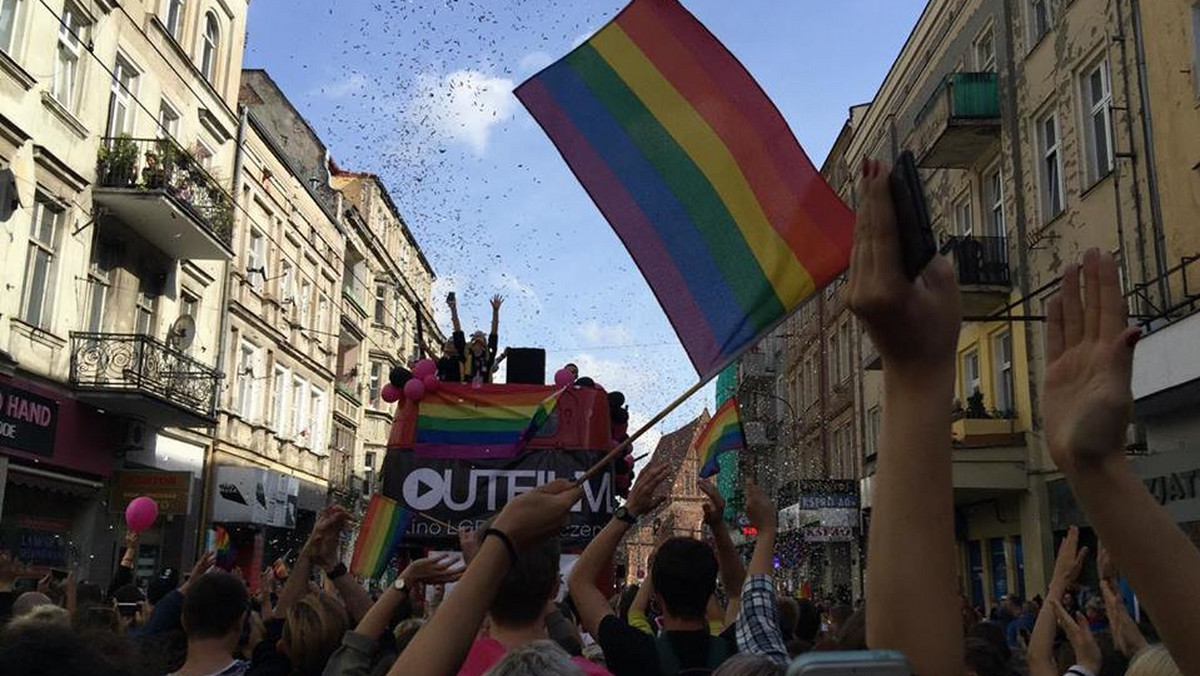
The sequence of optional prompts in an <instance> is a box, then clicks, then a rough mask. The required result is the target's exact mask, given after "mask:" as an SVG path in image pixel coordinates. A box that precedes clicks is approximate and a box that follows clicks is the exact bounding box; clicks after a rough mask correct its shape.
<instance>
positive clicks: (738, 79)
mask: <svg viewBox="0 0 1200 676" xmlns="http://www.w3.org/2000/svg"><path fill="white" fill-rule="evenodd" d="M516 95H517V98H518V99H520V101H521V103H523V104H524V105H525V107H526V108H527V109H528V110H529V112H530V114H532V115H533V117H534V118H535V119H536V120H537V121H538V123H539V124H540V125H541V126H542V128H543V129H544V130H545V132H546V134H547V135H548V136H549V137H550V139H551V140H552V141H553V142H554V145H555V146H557V148H558V150H559V152H560V153H561V154H562V156H563V158H564V159H565V160H566V162H567V164H568V165H569V166H570V168H571V170H572V171H573V172H574V173H575V176H576V177H577V178H578V179H579V182H580V183H582V184H583V187H584V188H585V189H586V190H587V192H588V194H589V195H590V196H591V198H592V200H593V201H594V202H595V203H596V206H597V207H599V209H600V211H601V212H602V213H603V214H604V216H605V218H606V219H608V222H609V224H610V225H611V226H612V228H613V230H615V231H616V233H617V235H618V236H619V237H620V238H621V241H622V242H623V243H624V244H625V247H626V249H628V250H629V253H630V254H631V255H632V256H633V258H634V261H635V262H636V263H637V265H638V267H639V268H640V269H641V271H642V274H643V276H645V278H646V280H647V281H648V282H649V284H650V286H651V288H652V289H653V291H654V293H655V295H656V296H657V297H658V302H659V304H660V305H661V306H662V308H663V310H664V311H665V312H666V314H667V317H668V318H669V319H670V321H671V324H672V325H673V326H674V328H675V332H676V334H678V336H679V338H680V340H681V341H682V343H683V346H684V348H685V349H686V350H687V353H688V357H689V358H690V359H691V361H692V365H693V366H694V367H695V368H696V371H697V372H698V373H699V374H700V375H701V377H702V378H704V379H708V378H710V377H712V376H713V375H715V374H716V373H717V372H718V371H720V369H721V368H722V367H724V366H725V365H726V364H728V363H730V362H731V361H732V360H733V359H735V358H736V357H737V356H738V355H739V354H741V353H742V352H743V351H745V349H746V348H747V347H749V346H750V345H752V344H754V343H755V342H756V341H757V339H758V338H759V337H761V336H762V335H763V334H765V333H767V332H768V331H770V330H771V329H772V328H773V327H774V326H775V325H777V324H778V323H779V322H780V321H782V320H783V319H784V318H785V317H787V316H788V315H789V314H790V313H791V312H792V311H793V310H795V309H796V308H797V307H798V306H799V305H800V303H802V302H803V301H804V299H805V298H807V297H808V296H810V295H811V294H812V293H813V292H814V291H815V290H816V289H817V288H819V287H821V286H824V285H825V284H826V283H827V282H829V281H831V280H832V279H833V278H834V277H836V276H837V275H839V274H841V273H842V272H843V271H845V270H846V268H847V267H848V265H849V260H850V245H851V237H852V232H853V224H854V216H853V214H852V212H851V211H850V210H849V209H848V208H847V207H846V205H845V204H844V203H843V202H842V201H841V199H839V198H838V196H837V194H836V193H835V192H834V191H833V190H832V189H831V188H830V187H829V185H828V184H827V183H826V182H825V180H824V179H823V178H822V176H821V174H820V173H819V172H818V171H817V169H816V168H815V167H814V166H813V164H812V162H811V161H810V160H809V159H808V156H807V155H805V153H804V150H803V149H802V148H801V147H800V144H799V143H798V142H797V141H796V138H795V136H794V135H793V134H792V133H791V130H790V129H789V128H788V125H787V122H786V121H785V120H784V118H783V116H782V115H781V114H780V113H779V111H778V109H776V108H775V106H774V104H772V102H771V100H770V99H769V98H768V97H767V95H766V94H765V93H764V92H763V90H762V89H761V88H760V87H759V85H758V83H757V82H755V81H754V78H753V77H751V75H750V73H749V72H747V71H746V69H745V67H743V66H742V64H741V63H739V62H738V60H737V59H736V58H734V56H733V54H731V53H730V52H729V51H728V50H727V49H726V48H725V46H724V45H722V44H721V43H720V41H718V40H717V39H716V38H715V37H714V36H713V35H712V34H711V33H710V32H708V29H706V28H705V27H704V25H703V24H701V23H700V22H699V21H697V20H696V18H695V17H694V16H692V15H691V14H690V13H689V12H688V11H687V10H686V9H684V8H683V7H682V6H681V5H680V4H679V2H677V0H634V1H633V2H631V3H630V4H629V5H627V6H626V7H625V9H624V10H622V11H621V13H620V14H618V15H617V17H616V18H615V19H614V20H612V21H611V22H609V23H608V24H607V25H605V26H604V27H603V28H601V29H600V30H599V31H598V32H597V33H596V34H595V35H593V36H592V37H591V38H590V39H588V40H587V41H585V42H584V43H583V44H581V45H580V46H579V47H577V48H575V49H574V50H573V51H571V53H570V54H568V55H567V56H565V57H563V58H562V59H560V60H559V61H557V62H555V63H553V64H551V65H550V66H548V67H547V68H546V69H544V70H542V71H541V72H539V73H538V74H537V75H535V76H533V77H532V78H530V79H529V80H528V81H526V82H525V83H524V84H522V85H521V86H520V87H518V88H517V90H516Z"/></svg>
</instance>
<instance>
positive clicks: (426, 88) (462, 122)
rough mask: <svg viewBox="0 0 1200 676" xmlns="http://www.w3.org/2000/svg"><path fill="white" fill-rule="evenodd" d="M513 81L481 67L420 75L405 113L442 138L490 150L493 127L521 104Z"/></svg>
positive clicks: (479, 151)
mask: <svg viewBox="0 0 1200 676" xmlns="http://www.w3.org/2000/svg"><path fill="white" fill-rule="evenodd" d="M513 86H514V84H513V81H512V80H511V79H509V78H506V77H494V76H491V75H488V74H486V73H483V72H481V71H478V70H457V71H454V72H453V73H449V74H447V75H444V76H440V77H439V76H437V75H434V74H430V73H423V74H421V75H419V76H417V93H416V95H415V96H413V98H412V99H411V100H410V101H409V102H408V105H407V107H406V109H405V111H404V115H405V116H406V117H407V118H408V120H409V122H411V123H413V124H415V125H418V126H420V127H426V128H428V129H431V130H433V131H434V132H435V133H436V134H437V135H438V136H439V137H441V138H444V139H449V140H452V141H456V142H459V143H463V144H466V145H467V146H469V147H470V148H471V150H472V151H473V152H474V153H475V154H476V155H483V154H484V153H485V152H487V146H488V140H489V138H490V137H491V133H492V129H493V127H495V126H496V125H497V124H501V123H503V122H505V121H507V120H509V119H510V118H512V116H513V113H514V111H515V110H516V107H517V99H516V97H514V96H513V94H512V90H513Z"/></svg>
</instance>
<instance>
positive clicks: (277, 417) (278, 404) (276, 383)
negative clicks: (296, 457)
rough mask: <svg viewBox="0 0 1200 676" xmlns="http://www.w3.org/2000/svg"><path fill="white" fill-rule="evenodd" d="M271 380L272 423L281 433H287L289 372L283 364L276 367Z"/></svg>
mask: <svg viewBox="0 0 1200 676" xmlns="http://www.w3.org/2000/svg"><path fill="white" fill-rule="evenodd" d="M273 378H274V379H273V380H272V382H271V425H272V426H273V427H274V428H275V431H276V432H277V433H279V434H281V435H282V434H285V433H286V430H287V428H288V426H287V411H288V408H287V402H288V391H287V382H288V372H287V369H285V368H283V367H282V366H276V367H275V373H274V376H273Z"/></svg>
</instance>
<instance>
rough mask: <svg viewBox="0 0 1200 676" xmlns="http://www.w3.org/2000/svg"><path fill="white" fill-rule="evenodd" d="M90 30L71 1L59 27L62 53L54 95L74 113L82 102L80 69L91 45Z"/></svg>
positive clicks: (57, 55) (52, 86)
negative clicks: (88, 44)
mask: <svg viewBox="0 0 1200 676" xmlns="http://www.w3.org/2000/svg"><path fill="white" fill-rule="evenodd" d="M87 29H88V26H87V24H86V23H84V20H83V17H82V14H81V13H80V11H79V9H78V8H77V7H75V6H74V5H72V4H71V3H69V2H68V3H67V4H66V6H65V7H63V10H62V21H61V22H60V23H59V26H58V50H57V52H56V53H55V59H54V77H53V79H52V80H51V82H50V95H51V96H53V97H54V98H55V99H57V100H58V102H59V103H61V104H62V105H63V106H64V107H66V108H67V110H71V111H74V110H75V104H76V102H77V101H78V99H79V68H80V63H81V61H82V59H81V57H82V56H83V45H84V43H86V42H87V36H86V35H85V33H86V32H87Z"/></svg>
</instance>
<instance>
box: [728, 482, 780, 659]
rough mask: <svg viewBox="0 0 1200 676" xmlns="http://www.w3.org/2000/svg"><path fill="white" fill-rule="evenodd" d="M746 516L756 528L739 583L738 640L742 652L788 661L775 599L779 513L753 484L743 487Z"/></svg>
mask: <svg viewBox="0 0 1200 676" xmlns="http://www.w3.org/2000/svg"><path fill="white" fill-rule="evenodd" d="M746 516H748V517H749V518H750V523H751V524H753V525H754V527H755V528H757V529H758V540H757V541H756V542H755V543H754V554H753V555H752V556H751V557H750V570H749V575H747V576H746V582H745V584H744V585H743V586H742V593H741V610H740V611H739V613H738V620H737V643H738V649H739V650H741V651H742V652H747V653H754V654H757V655H764V656H766V657H768V658H770V659H771V661H772V662H775V663H776V664H778V665H780V666H783V665H785V664H787V661H788V651H787V645H786V644H785V643H784V642H783V633H782V632H781V631H780V630H779V609H778V606H777V605H776V601H775V578H774V577H773V576H772V574H771V573H772V572H773V571H774V557H775V536H776V533H777V532H778V514H777V513H776V511H775V505H774V504H773V503H772V502H771V501H770V500H769V499H768V498H767V496H766V494H765V493H763V491H762V489H761V488H759V487H758V486H756V485H753V484H751V485H749V486H747V488H746Z"/></svg>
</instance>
